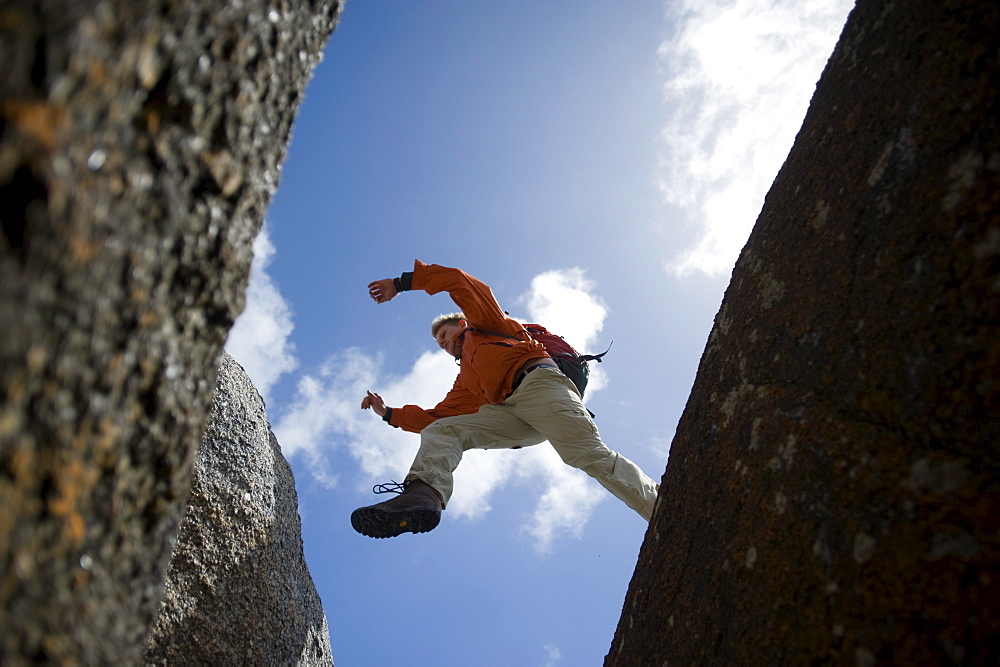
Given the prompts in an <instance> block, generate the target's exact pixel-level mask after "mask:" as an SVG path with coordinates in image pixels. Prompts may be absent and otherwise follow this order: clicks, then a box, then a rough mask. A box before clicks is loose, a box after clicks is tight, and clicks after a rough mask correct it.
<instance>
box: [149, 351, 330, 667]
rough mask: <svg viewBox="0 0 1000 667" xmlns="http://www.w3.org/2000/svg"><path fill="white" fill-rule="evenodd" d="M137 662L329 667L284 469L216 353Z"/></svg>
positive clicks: (260, 420) (257, 407)
mask: <svg viewBox="0 0 1000 667" xmlns="http://www.w3.org/2000/svg"><path fill="white" fill-rule="evenodd" d="M146 662H147V664H163V665H181V664H199V665H210V664H243V665H254V664H280V665H291V664H300V665H332V664H333V658H332V657H331V654H330V635H329V630H328V629H327V623H326V616H325V615H324V613H323V608H322V603H321V602H320V599H319V595H318V594H317V593H316V588H315V586H314V585H313V581H312V577H310V576H309V570H308V568H307V567H306V563H305V559H304V556H303V553H302V528H301V523H300V521H299V514H298V496H297V495H296V493H295V480H294V479H293V478H292V469H291V467H290V466H289V465H288V462H287V461H286V460H285V457H284V456H282V454H281V448H280V447H279V445H278V441H277V440H276V439H275V437H274V434H273V433H272V432H271V429H270V426H269V425H268V422H267V414H266V413H265V411H264V401H263V400H261V398H260V395H259V394H258V393H257V390H256V389H255V388H254V386H253V384H252V383H251V382H250V378H249V377H247V375H246V373H245V372H244V371H243V369H242V368H241V367H240V365H239V364H237V363H236V362H235V361H234V360H233V359H232V357H230V356H229V355H228V354H224V355H223V360H222V365H221V366H220V367H219V379H218V388H217V390H216V394H215V402H214V403H213V405H212V413H211V416H210V417H209V421H208V428H207V429H206V431H205V437H204V438H203V439H202V441H201V446H200V447H199V448H198V455H197V457H196V459H195V464H194V479H193V481H192V484H191V496H190V498H189V500H188V503H187V509H186V510H185V513H184V520H183V522H182V523H181V527H180V531H179V533H178V537H177V545H176V546H175V547H174V551H173V555H172V556H171V558H170V566H169V568H168V569H167V580H166V587H165V590H164V595H163V602H162V604H161V606H160V615H159V617H158V618H157V620H156V623H155V624H154V626H153V631H152V633H151V635H150V638H149V640H148V643H147V647H146Z"/></svg>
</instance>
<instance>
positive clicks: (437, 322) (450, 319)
mask: <svg viewBox="0 0 1000 667" xmlns="http://www.w3.org/2000/svg"><path fill="white" fill-rule="evenodd" d="M464 319H465V313H447V314H445V315H438V316H437V317H435V318H434V319H433V320H431V337H433V338H437V333H438V329H440V328H441V327H443V326H444V325H446V324H458V322H459V320H464Z"/></svg>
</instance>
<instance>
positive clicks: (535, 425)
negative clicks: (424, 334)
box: [351, 260, 659, 537]
mask: <svg viewBox="0 0 1000 667" xmlns="http://www.w3.org/2000/svg"><path fill="white" fill-rule="evenodd" d="M411 289H413V290H417V289H419V290H423V291H425V292H427V293H428V294H437V293H439V292H448V294H449V295H450V296H451V298H452V300H453V301H454V302H455V304H456V305H457V306H458V307H459V308H460V309H461V311H462V312H460V313H454V314H451V315H444V316H441V317H438V318H436V319H435V320H434V321H433V322H432V324H431V335H433V336H434V339H435V340H436V341H437V343H438V345H439V346H440V347H441V349H443V350H445V351H446V352H447V353H448V354H450V355H452V356H453V357H455V358H456V359H458V360H459V363H460V369H459V372H458V377H456V378H455V384H454V386H453V387H452V388H451V391H449V392H448V394H447V395H446V396H445V398H444V399H443V400H442V401H441V402H440V403H438V404H437V406H435V407H434V408H433V409H431V410H425V409H423V408H421V407H419V406H416V405H405V406H403V407H401V408H389V407H387V406H386V405H385V402H384V401H383V400H382V398H381V397H380V396H379V395H378V394H374V393H372V392H370V391H369V392H368V394H367V396H365V397H364V399H363V400H362V403H361V407H362V409H366V410H367V409H369V408H371V409H372V410H374V412H375V413H376V414H378V415H380V416H381V417H382V419H384V420H385V421H386V422H388V423H389V424H391V425H392V426H396V427H399V428H402V429H405V430H407V431H412V432H415V433H420V449H419V450H418V451H417V455H416V457H415V458H414V460H413V464H412V465H411V466H410V471H409V473H407V475H406V477H405V479H404V482H403V484H402V485H401V489H395V490H397V491H400V490H401V493H400V494H399V495H398V496H396V497H395V498H392V499H391V500H387V501H385V502H381V503H378V504H377V505H371V506H368V507H362V508H359V509H356V510H354V512H353V513H352V514H351V524H352V525H353V526H354V529H355V530H357V531H358V532H359V533H362V534H363V535H368V536H369V537H395V536H397V535H401V534H402V533H406V532H412V533H424V532H427V531H429V530H433V529H434V528H435V527H436V526H437V525H438V522H439V521H440V520H441V510H442V509H444V508H445V506H446V505H447V504H448V500H449V498H451V493H452V484H453V480H452V473H453V472H454V471H455V469H456V468H457V467H458V464H459V463H460V462H461V460H462V453H463V452H464V451H465V450H467V449H498V448H516V447H526V446H529V445H537V444H539V443H541V442H544V441H546V440H548V441H549V443H550V444H551V445H552V447H553V448H554V449H555V450H556V453H558V454H559V456H560V457H561V458H562V460H563V461H564V462H565V463H567V464H568V465H571V466H573V467H574V468H579V469H580V470H583V471H584V472H585V473H587V474H588V475H590V476H591V477H593V478H594V479H596V480H597V481H598V482H600V483H601V485H602V486H604V488H606V489H607V490H608V491H610V492H611V493H612V494H613V495H614V496H615V497H616V498H618V499H620V500H621V501H622V502H624V503H625V504H626V505H628V506H629V507H631V508H632V509H633V510H635V511H636V512H638V513H639V515H640V516H642V517H643V518H644V519H646V520H647V521H648V520H649V518H650V517H651V516H652V513H653V505H654V503H655V501H656V496H657V493H658V490H659V485H658V484H656V483H655V482H654V481H653V480H652V479H650V478H649V477H648V476H647V475H646V474H645V473H644V472H643V471H642V470H641V469H640V468H639V467H638V466H637V465H635V464H634V463H632V462H631V461H629V460H628V459H627V458H625V457H624V456H622V455H621V454H618V453H617V452H614V451H612V450H610V449H608V447H607V446H606V445H605V444H604V443H603V442H602V441H601V436H600V434H599V433H598V431H597V426H596V425H595V424H594V421H593V419H591V417H590V414H589V413H588V412H587V409H586V408H585V407H584V405H583V401H582V400H581V397H580V394H579V392H578V391H577V388H576V387H575V386H574V385H573V383H572V382H571V381H570V380H569V379H568V378H567V377H566V376H565V375H563V374H562V372H561V371H560V370H559V367H558V366H557V365H556V363H555V362H554V361H553V360H552V358H551V357H550V356H549V355H548V354H547V353H546V351H545V347H544V346H543V345H542V344H541V343H539V342H538V341H535V340H534V339H532V338H531V336H530V335H529V334H528V333H527V332H526V331H525V330H524V327H523V326H521V324H520V323H518V322H517V321H516V320H514V319H512V318H510V317H508V316H507V314H506V313H505V312H504V311H503V309H502V308H500V306H499V304H498V303H497V301H496V299H495V298H494V297H493V292H492V291H491V290H490V288H489V287H488V286H487V285H485V284H484V283H482V282H480V281H479V280H477V279H475V278H473V277H472V276H470V275H469V274H467V273H465V272H464V271H460V270H459V269H452V268H448V267H444V266H438V265H435V264H424V263H423V262H421V261H420V260H416V261H415V263H414V268H413V271H412V272H408V273H404V274H402V275H401V276H400V277H399V278H386V279H384V280H376V281H375V282H373V283H371V284H369V285H368V294H369V296H371V298H372V299H374V300H375V302H376V303H386V302H388V301H390V300H392V299H393V298H394V297H395V296H396V295H397V294H399V293H400V292H404V291H408V290H411Z"/></svg>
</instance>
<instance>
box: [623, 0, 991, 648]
mask: <svg viewBox="0 0 1000 667" xmlns="http://www.w3.org/2000/svg"><path fill="white" fill-rule="evenodd" d="M997 35H1000V5H998V4H997V3H996V2H992V1H975V0H914V1H913V2H906V3H885V2H879V1H876V0H858V2H857V5H856V7H855V9H854V10H853V11H852V13H851V15H850V17H849V19H848V21H847V24H846V26H845V28H844V31H843V34H842V36H841V38H840V41H839V43H838V45H837V47H836V49H835V51H834V53H833V55H832V56H831V58H830V61H829V63H828V65H827V67H826V70H825V72H824V73H823V75H822V78H821V80H820V81H819V84H818V86H817V89H816V92H815V95H814V97H813V99H812V103H811V106H810V108H809V111H808V114H807V116H806V118H805V121H804V123H803V125H802V128H801V130H800V132H799V134H798V137H797V138H796V141H795V144H794V147H793V148H792V150H791V153H790V154H789V156H788V159H787V161H786V162H785V164H784V166H783V167H782V169H781V170H780V172H779V173H778V175H777V178H776V179H775V181H774V183H773V185H772V187H771V190H770V192H769V193H768V195H767V198H766V201H765V203H764V207H763V210H762V211H761V213H760V216H759V218H758V220H757V224H756V226H755V228H754V230H753V233H752V235H751V237H750V240H749V241H748V243H747V245H746V247H745V248H744V249H743V252H742V254H741V256H740V258H739V261H738V262H737V264H736V267H735V269H734V271H733V275H732V280H731V283H730V285H729V287H728V289H727V291H726V295H725V298H724V301H723V303H722V306H721V308H720V310H719V312H718V314H717V316H716V319H715V324H714V327H713V330H712V332H711V335H710V337H709V340H708V343H707V346H706V348H705V351H704V354H703V356H702V359H701V363H700V366H699V368H698V373H697V378H696V381H695V384H694V387H693V389H692V392H691V395H690V398H689V401H688V403H687V406H686V408H685V410H684V413H683V415H682V418H681V420H680V423H679V424H678V427H677V432H676V435H675V438H674V440H673V444H672V447H671V450H670V458H669V462H668V465H667V469H666V472H665V474H664V476H663V480H662V482H663V485H662V491H661V497H660V499H659V502H658V506H657V509H656V513H655V516H654V517H653V520H652V522H651V523H650V526H649V529H648V532H647V534H646V537H645V541H644V543H643V546H642V549H641V552H640V555H639V562H638V565H637V567H636V570H635V573H634V576H633V578H632V582H631V584H630V586H629V590H628V594H627V597H626V600H625V604H624V608H623V611H622V616H621V620H620V622H619V625H618V629H617V631H616V633H615V637H614V640H613V643H612V646H611V649H610V653H609V655H608V656H607V659H606V664H609V665H664V664H679V665H685V664H817V663H837V664H858V665H871V664H875V663H876V662H883V663H886V664H997V662H998V661H1000V530H998V528H1000V483H998V481H1000V477H998V472H1000V448H998V444H1000V373H998V369H1000V342H998V341H1000V108H998V101H1000V50H998V42H997Z"/></svg>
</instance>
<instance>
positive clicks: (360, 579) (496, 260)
mask: <svg viewBox="0 0 1000 667" xmlns="http://www.w3.org/2000/svg"><path fill="white" fill-rule="evenodd" d="M851 6H852V3H850V2H846V1H845V0H838V1H837V2H829V1H824V2H817V1H814V0H810V1H808V2H804V1H797V2H793V1H791V0H787V1H785V2H777V1H774V2H767V1H765V0H687V1H679V2H664V1H663V0H656V1H652V0H631V1H630V2H627V3H607V2H591V1H589V0H582V1H578V2H573V3H569V2H557V1H554V0H553V1H550V2H537V1H536V2H507V3H479V2H467V1H464V2H463V1H457V0H456V1H450V2H448V1H424V2H410V3H401V2H400V3H389V2H373V1H369V2H364V1H362V0H350V1H349V2H348V3H347V5H346V7H345V9H344V12H343V15H342V17H341V20H340V25H339V26H338V28H337V30H336V31H335V32H334V34H333V36H332V38H331V40H330V43H329V45H328V47H327V50H326V53H325V60H324V62H323V63H322V64H321V65H320V66H319V67H318V68H317V70H316V73H315V78H314V80H313V81H312V83H311V84H310V86H309V88H308V90H307V94H306V98H305V103H304V104H303V107H302V109H301V112H300V115H299V118H298V120H297V122H296V125H295V129H294V135H293V140H292V143H291V146H290V150H289V155H288V159H287V162H286V163H285V165H284V167H283V171H282V178H281V183H280V186H279V188H278V192H277V194H276V196H275V199H274V203H273V205H272V207H271V209H270V210H269V212H268V214H267V218H266V228H265V232H264V233H263V234H262V235H261V236H260V237H259V238H258V241H257V243H256V244H255V254H256V256H255V261H254V268H253V271H252V275H251V285H250V288H249V291H248V303H247V309H246V311H245V313H244V315H243V316H242V317H241V319H240V320H239V321H238V323H237V325H236V327H235V328H234V330H233V332H232V334H231V336H230V340H229V342H228V343H227V349H228V350H229V351H230V353H231V354H233V356H234V357H235V358H236V359H237V361H239V362H240V363H241V364H242V365H243V366H244V367H245V368H246V369H247V371H248V373H249V374H250V376H251V378H252V379H253V380H254V383H255V384H256V386H257V388H258V390H259V391H260V392H261V394H262V395H263V396H264V398H265V400H266V402H267V409H268V417H269V419H270V421H271V424H272V426H273V428H274V431H275V433H276V435H277V437H278V440H279V442H280V443H281V445H282V449H283V451H284V452H285V455H286V456H287V457H288V459H289V461H290V462H291V464H292V467H293V469H294V472H295V476H296V484H297V490H298V493H299V503H300V514H301V516H302V523H303V540H304V543H305V552H306V560H307V562H308V564H309V568H310V571H311V573H312V576H313V579H314V581H315V583H316V586H317V589H318V590H319V594H320V596H321V598H322V599H323V602H324V607H325V610H326V614H327V618H328V620H329V623H330V635H331V642H332V646H333V651H334V658H335V660H336V663H337V664H338V665H340V666H341V667H350V666H351V665H383V664H390V663H391V662H394V661H397V660H403V659H410V660H412V661H414V662H415V663H416V664H434V665H470V664H481V665H560V664H561V665H596V664H600V663H601V661H602V659H603V657H604V655H605V654H606V652H607V650H608V648H609V647H610V643H611V639H612V636H613V633H614V630H615V626H616V624H617V621H618V617H619V615H620V612H621V605H622V602H623V600H624V596H625V592H626V589H627V586H628V582H629V579H630V578H631V575H632V570H633V568H634V566H635V562H636V557H637V555H638V551H639V547H640V546H641V543H642V539H643V536H644V532H645V528H646V526H645V523H644V522H643V521H642V520H641V519H640V518H639V517H638V516H637V515H635V514H634V513H633V512H632V511H631V510H629V509H628V508H626V507H625V506H624V505H623V504H621V503H620V502H618V501H617V500H615V499H614V498H613V497H611V496H610V495H609V494H607V493H606V492H605V491H604V490H603V489H602V488H601V487H600V486H599V485H597V484H596V482H593V481H592V480H589V478H587V477H586V476H585V475H583V474H582V473H579V472H577V471H574V470H572V469H569V468H567V467H566V466H565V465H563V464H562V463H561V462H560V461H559V460H558V458H557V457H556V456H555V454H554V453H552V452H551V450H550V448H548V447H547V445H544V444H543V445H540V446H539V447H535V448H531V449H527V450H519V451H501V452H470V453H469V454H468V455H467V456H466V458H465V459H464V460H463V463H462V465H461V467H460V468H459V470H458V473H457V474H456V491H455V495H454V497H453V500H452V503H451V504H450V505H449V508H448V510H446V512H445V514H444V518H443V520H442V523H441V525H440V526H439V527H438V528H437V529H436V530H435V531H433V532H431V533H428V534H425V535H419V536H414V535H404V536H401V537H399V538H395V539H392V540H371V539H369V538H365V537H362V536H360V535H358V534H357V533H355V532H354V531H353V530H352V529H351V526H350V521H349V516H350V513H351V511H352V510H353V509H354V508H355V507H358V506H361V505H366V504H370V503H372V502H375V501H377V500H380V499H382V498H378V497H375V496H373V495H372V494H371V486H372V484H373V483H376V482H384V481H388V480H389V479H390V478H394V479H397V480H399V479H402V477H403V475H404V474H405V472H406V469H407V467H408V464H409V462H410V460H411V459H412V456H413V454H414V453H415V451H416V448H417V445H418V442H419V439H418V437H417V436H415V435H412V434H407V433H404V432H401V431H398V430H396V429H392V428H389V427H388V426H386V425H385V424H384V423H382V422H381V421H380V420H379V419H378V418H377V417H376V416H374V415H373V414H372V413H371V412H363V411H361V410H360V409H359V406H360V402H361V399H362V397H363V395H364V391H365V390H366V389H371V390H373V391H377V392H379V393H380V394H382V396H383V397H384V398H385V399H386V401H387V402H388V403H389V404H390V405H401V404H403V403H417V404H421V405H426V406H428V407H429V406H432V405H433V404H434V403H436V402H437V401H438V400H439V399H440V397H441V396H443V394H444V392H445V391H446V389H447V388H448V387H449V386H450V385H451V382H452V380H453V378H454V375H455V372H456V370H457V369H456V368H455V366H454V364H453V362H452V361H451V360H450V359H449V358H448V357H447V355H445V353H443V352H441V351H439V350H437V348H436V346H435V345H434V343H433V340H432V339H431V337H430V333H429V329H428V324H429V321H430V319H431V318H432V317H434V316H435V315H437V314H439V313H442V312H450V311H451V310H454V308H453V307H452V304H451V302H450V301H449V300H448V298H447V296H446V295H443V294H442V295H436V296H433V297H431V296H428V295H426V294H424V293H422V292H413V293H407V294H403V295H401V296H399V297H398V298H396V299H395V300H393V301H392V302H391V303H389V304H385V305H381V306H376V305H375V304H374V302H372V301H371V300H370V299H369V298H368V297H367V291H366V285H367V284H368V283H369V282H370V281H372V280H375V279H378V278H386V277H392V276H396V275H399V273H401V272H403V271H408V270H411V268H412V265H413V260H414V259H415V258H419V259H421V260H423V261H426V262H429V263H437V264H443V265H446V266H457V267H460V268H462V269H465V270H466V271H468V272H470V273H472V274H473V275H475V276H477V277H479V278H481V279H482V280H484V281H485V282H487V283H488V284H489V285H490V286H491V287H492V288H493V291H494V293H495V295H496V296H497V298H498V300H499V301H500V302H501V304H502V305H503V306H504V307H505V308H506V309H507V310H509V311H510V313H511V314H512V315H514V316H515V317H518V318H521V319H525V320H534V321H540V322H542V323H543V324H545V325H546V326H548V327H549V328H550V329H552V330H554V331H556V332H558V333H561V334H563V335H564V336H566V337H567V339H569V340H570V342H571V343H573V344H574V345H576V346H577V347H578V348H579V349H581V350H585V351H603V350H604V349H605V348H606V347H607V345H608V344H609V343H610V342H611V341H612V340H613V341H614V346H613V348H612V350H611V352H610V353H609V354H608V356H607V357H606V361H605V363H603V364H601V366H600V367H598V369H599V372H597V373H596V377H595V379H594V380H593V381H592V387H591V389H590V390H588V396H587V401H588V405H589V407H590V409H591V410H592V411H593V412H595V413H596V414H597V423H598V426H599V427H600V429H601V433H602V435H603V437H604V439H605V441H606V442H607V443H608V445H609V446H610V447H612V448H613V449H616V450H618V451H620V452H622V453H623V454H624V455H626V456H627V457H629V458H630V459H632V460H633V461H635V462H636V463H638V464H639V465H640V466H641V467H643V468H644V469H645V470H646V472H647V473H648V474H649V475H650V476H652V477H653V478H654V479H657V480H658V479H660V477H661V475H662V474H663V472H664V468H665V466H666V462H667V458H668V455H669V443H670V440H671V439H672V437H673V432H674V429H675V427H676V424H677V420H678V419H679V417H680V414H681V412H682V410H683V408H684V404H685V401H686V400H687V395H688V392H689V390H690V387H691V384H692V382H693V380H694V374H695V371H696V369H697V364H698V361H699V358H700V356H701V353H702V350H703V348H704V344H705V341H706V339H707V336H708V333H709V330H710V329H711V325H712V320H713V317H714V315H715V313H716V311H717V310H718V307H719V303H720V301H721V298H722V294H723V292H724V290H725V287H726V284H727V283H728V278H729V273H730V271H731V268H732V265H733V262H734V261H735V259H736V256H737V255H738V253H739V250H740V248H741V247H742V245H743V243H744V242H745V240H746V238H747V235H748V234H749V231H750V229H751V227H752V225H753V222H754V220H755V218H756V216H757V213H758V212H759V211H760V207H761V204H762V202H763V197H764V194H765V193H766V191H767V189H768V187H769V185H770V183H771V181H772V180H773V178H774V175H775V174H776V172H777V170H778V168H779V167H780V165H781V163H782V161H783V160H784V157H785V155H786V154H787V152H788V149H789V148H790V147H791V144H792V141H793V139H794V136H795V133H796V132H797V130H798V128H799V125H800V124H801V120H802V116H803V115H804V113H805V110H806V108H807V105H808V101H809V98H810V96H811V95H812V91H813V89H814V86H815V82H816V80H817V79H818V77H819V74H820V72H821V70H822V68H823V66H824V64H825V62H826V60H827V58H828V56H829V54H830V52H831V50H832V48H833V46H834V44H835V42H836V38H837V36H838V35H839V33H840V30H841V27H842V26H843V22H844V20H845V18H846V16H847V13H848V11H849V10H850V8H851Z"/></svg>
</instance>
